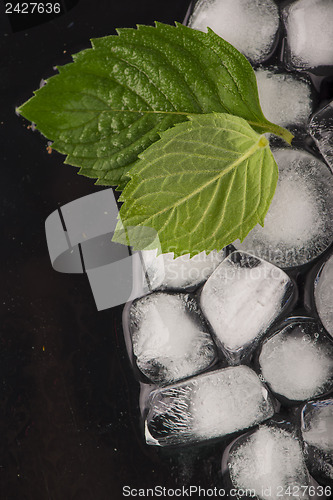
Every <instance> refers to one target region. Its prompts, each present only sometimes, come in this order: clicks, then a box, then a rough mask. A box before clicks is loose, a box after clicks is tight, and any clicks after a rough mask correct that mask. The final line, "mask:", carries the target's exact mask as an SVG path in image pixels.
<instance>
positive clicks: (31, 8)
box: [5, 2, 61, 14]
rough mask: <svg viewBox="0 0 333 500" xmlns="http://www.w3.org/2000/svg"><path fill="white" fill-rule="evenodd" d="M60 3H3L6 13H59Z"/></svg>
mask: <svg viewBox="0 0 333 500" xmlns="http://www.w3.org/2000/svg"><path fill="white" fill-rule="evenodd" d="M60 11H61V7H60V3H50V2H48V3H41V2H29V3H26V2H23V3H9V2H7V3H6V4H5V12H6V14H60Z"/></svg>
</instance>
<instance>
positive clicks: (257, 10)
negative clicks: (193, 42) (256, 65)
mask: <svg viewBox="0 0 333 500" xmlns="http://www.w3.org/2000/svg"><path fill="white" fill-rule="evenodd" d="M189 26H190V27H191V28H195V29H198V30H202V31H206V28H207V27H209V28H211V29H212V30H213V31H215V33H217V34H218V35H220V36H221V37H222V38H224V39H225V40H227V42H229V43H231V44H232V45H234V47H236V49H238V50H239V51H240V52H242V53H243V54H244V55H245V56H246V57H248V58H249V59H251V60H252V61H253V62H261V61H263V60H265V59H267V57H268V56H269V55H270V53H271V52H272V50H273V48H274V46H275V42H276V38H277V32H278V29H279V13H278V9H277V6H276V4H275V3H274V2H273V0H199V1H198V2H197V4H196V6H195V9H194V12H193V14H192V17H191V19H190V22H189Z"/></svg>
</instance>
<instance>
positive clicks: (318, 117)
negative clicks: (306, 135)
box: [309, 101, 333, 172]
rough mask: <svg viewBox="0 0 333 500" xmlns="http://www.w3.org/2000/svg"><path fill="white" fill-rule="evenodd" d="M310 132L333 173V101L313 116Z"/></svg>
mask: <svg viewBox="0 0 333 500" xmlns="http://www.w3.org/2000/svg"><path fill="white" fill-rule="evenodd" d="M309 131H310V134H311V136H312V138H313V139H314V141H315V143H316V145H317V147H318V149H319V151H320V153H321V154H322V155H323V157H324V158H325V160H326V162H327V164H328V165H329V167H330V169H331V170H332V172H333V101H331V102H330V103H329V104H327V106H325V107H323V108H322V109H320V110H319V111H317V112H316V113H315V114H314V115H313V117H312V118H311V121H310V124H309Z"/></svg>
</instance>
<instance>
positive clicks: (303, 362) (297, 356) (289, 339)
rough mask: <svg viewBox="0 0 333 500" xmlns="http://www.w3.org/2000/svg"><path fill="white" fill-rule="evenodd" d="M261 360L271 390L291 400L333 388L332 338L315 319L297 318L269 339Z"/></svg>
mask: <svg viewBox="0 0 333 500" xmlns="http://www.w3.org/2000/svg"><path fill="white" fill-rule="evenodd" d="M259 363H260V367H261V372H262V375H263V377H264V379H265V380H266V382H267V384H268V385H269V387H270V388H271V390H272V391H273V392H275V393H276V394H279V395H281V396H283V397H285V398H287V399H289V400H291V401H304V400H307V399H311V398H314V397H317V396H319V395H321V394H325V393H327V392H329V391H330V390H332V389H333V342H332V341H331V340H330V339H329V338H328V337H327V336H326V335H325V334H324V331H323V329H322V328H321V326H320V325H319V324H318V323H317V322H315V321H311V320H304V321H297V320H295V321H293V322H291V323H290V324H289V325H288V326H286V327H285V328H283V329H282V330H281V331H279V332H278V333H276V334H275V335H273V336H272V337H271V338H269V339H268V340H266V341H265V342H264V343H263V345H262V348H261V353H260V356H259Z"/></svg>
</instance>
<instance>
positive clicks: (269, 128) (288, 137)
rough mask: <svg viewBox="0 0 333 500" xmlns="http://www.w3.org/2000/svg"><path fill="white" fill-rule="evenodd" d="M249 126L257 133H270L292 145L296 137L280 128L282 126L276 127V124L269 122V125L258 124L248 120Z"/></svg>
mask: <svg viewBox="0 0 333 500" xmlns="http://www.w3.org/2000/svg"><path fill="white" fill-rule="evenodd" d="M247 122H248V124H249V125H251V126H252V127H254V128H255V129H256V130H257V131H260V132H261V133H267V132H270V133H272V134H274V135H277V136H278V137H281V139H283V140H284V141H286V142H287V143H288V144H291V142H292V140H293V138H294V136H293V134H292V133H291V132H289V130H287V129H285V128H283V127H280V125H275V123H271V122H267V123H256V122H253V121H250V120H247Z"/></svg>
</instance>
